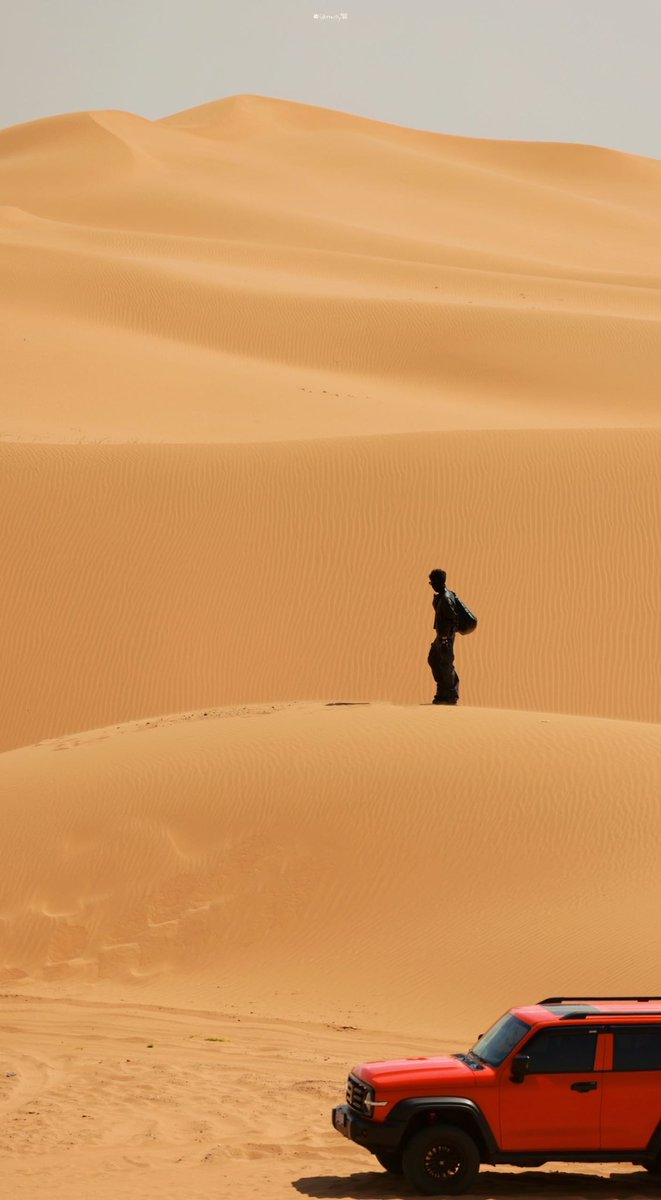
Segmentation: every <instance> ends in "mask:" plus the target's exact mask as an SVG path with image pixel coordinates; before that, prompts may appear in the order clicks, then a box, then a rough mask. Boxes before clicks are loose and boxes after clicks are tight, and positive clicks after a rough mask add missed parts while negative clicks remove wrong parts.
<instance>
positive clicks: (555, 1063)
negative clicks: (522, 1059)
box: [521, 1029, 597, 1075]
mask: <svg viewBox="0 0 661 1200" xmlns="http://www.w3.org/2000/svg"><path fill="white" fill-rule="evenodd" d="M596 1050H597V1031H596V1030H595V1029H542V1030H540V1032H539V1033H537V1034H535V1036H534V1037H532V1038H531V1039H530V1041H529V1042H527V1043H526V1045H525V1046H523V1047H522V1048H521V1053H522V1054H528V1055H529V1056H530V1067H529V1070H528V1073H529V1074H530V1075H554V1074H558V1073H561V1072H563V1071H567V1072H572V1073H573V1074H580V1073H581V1072H585V1071H594V1056H595V1053H596Z"/></svg>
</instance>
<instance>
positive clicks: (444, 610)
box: [432, 588, 457, 641]
mask: <svg viewBox="0 0 661 1200" xmlns="http://www.w3.org/2000/svg"><path fill="white" fill-rule="evenodd" d="M454 600H455V595H454V592H451V591H450V589H449V588H445V590H444V591H442V592H434V598H433V600H432V604H433V605H434V629H435V630H436V636H437V637H438V638H439V639H440V640H441V641H443V640H447V641H452V639H453V638H454V635H455V633H456V631H457V611H456V608H455V606H454Z"/></svg>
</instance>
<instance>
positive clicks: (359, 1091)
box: [347, 1075, 374, 1117]
mask: <svg viewBox="0 0 661 1200" xmlns="http://www.w3.org/2000/svg"><path fill="white" fill-rule="evenodd" d="M373 1099H374V1088H371V1087H370V1086H369V1084H368V1083H363V1081H362V1079H356V1076H355V1075H350V1076H349V1078H348V1079H347V1104H348V1105H349V1108H353V1110H354V1112H359V1113H361V1114H362V1116H363V1117H373V1116H374V1109H373V1108H372V1105H371V1104H367V1103H366V1101H368V1100H373Z"/></svg>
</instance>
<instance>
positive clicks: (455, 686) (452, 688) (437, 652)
mask: <svg viewBox="0 0 661 1200" xmlns="http://www.w3.org/2000/svg"><path fill="white" fill-rule="evenodd" d="M429 582H430V584H431V586H432V587H433V589H434V599H433V601H432V603H433V605H434V629H435V630H436V637H435V638H434V641H433V642H432V644H431V646H430V648H429V654H428V656H427V662H428V663H429V666H430V667H431V673H432V675H433V676H434V680H435V683H436V695H435V696H434V699H433V700H432V704H456V703H457V701H458V700H459V676H458V675H457V672H456V671H455V669H454V635H455V633H472V631H473V630H474V629H475V626H476V625H477V617H476V616H475V615H474V613H472V612H471V610H470V609H469V608H467V607H466V605H465V604H464V603H463V601H461V600H460V599H459V597H458V596H457V595H456V593H455V592H451V591H450V589H449V588H447V587H446V586H445V571H441V570H436V571H431V572H430V575H429Z"/></svg>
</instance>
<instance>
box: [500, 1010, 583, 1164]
mask: <svg viewBox="0 0 661 1200" xmlns="http://www.w3.org/2000/svg"><path fill="white" fill-rule="evenodd" d="M597 1039H598V1032H597V1030H596V1029H586V1027H585V1025H583V1026H581V1027H577V1026H569V1027H565V1028H558V1027H557V1026H554V1027H552V1028H547V1029H540V1030H539V1031H538V1032H537V1033H533V1035H532V1036H531V1037H530V1038H529V1039H528V1041H527V1042H524V1044H523V1045H522V1046H519V1047H517V1051H516V1053H517V1054H527V1055H529V1056H530V1068H529V1071H528V1074H527V1075H526V1077H525V1079H524V1080H523V1082H522V1083H514V1082H513V1080H512V1079H511V1078H510V1070H511V1065H510V1064H511V1059H510V1061H509V1063H506V1064H505V1066H504V1068H503V1072H501V1082H500V1125H501V1146H502V1149H503V1150H568V1151H570V1150H597V1149H598V1148H599V1137H600V1113H601V1095H602V1088H601V1080H602V1078H603V1075H602V1073H601V1072H599V1073H597V1072H596V1071H595V1069H594V1068H595V1058H596V1053H597ZM570 1157H571V1155H570Z"/></svg>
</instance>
